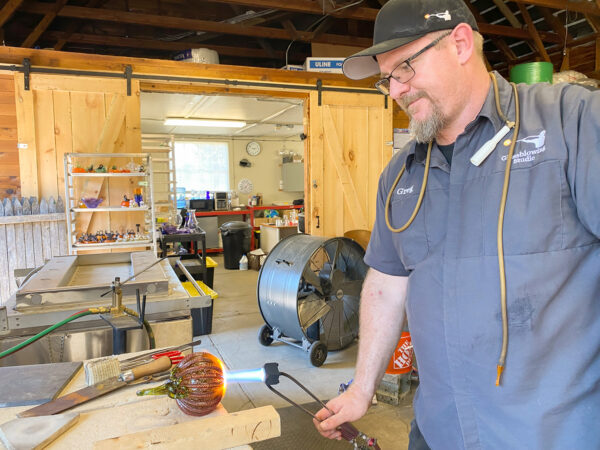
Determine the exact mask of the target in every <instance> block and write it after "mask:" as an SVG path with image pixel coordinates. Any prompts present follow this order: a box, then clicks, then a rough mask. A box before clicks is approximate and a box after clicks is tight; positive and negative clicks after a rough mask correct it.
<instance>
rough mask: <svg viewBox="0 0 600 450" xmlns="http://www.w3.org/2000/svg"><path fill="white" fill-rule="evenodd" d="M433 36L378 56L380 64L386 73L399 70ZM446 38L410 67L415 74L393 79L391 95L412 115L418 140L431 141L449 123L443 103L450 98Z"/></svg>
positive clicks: (411, 124) (411, 119)
mask: <svg viewBox="0 0 600 450" xmlns="http://www.w3.org/2000/svg"><path fill="white" fill-rule="evenodd" d="M435 37H436V36H435V35H433V36H424V37H422V38H420V39H417V40H416V41H414V42H411V43H409V44H406V45H404V46H402V47H399V48H397V49H394V50H391V51H389V52H387V53H383V54H381V55H378V56H377V61H378V63H379V68H380V70H381V74H382V75H383V76H388V75H390V74H393V75H394V74H396V73H397V72H395V70H396V68H397V67H398V65H399V64H400V63H402V62H403V61H405V60H406V59H407V58H410V57H411V56H412V55H414V54H415V53H417V52H418V51H420V50H421V49H423V48H424V47H425V46H427V45H428V44H429V43H431V42H432V41H433V40H434V39H435ZM443 44H444V42H443V40H442V41H441V42H440V43H439V44H437V45H436V46H435V47H433V48H430V49H429V50H427V51H425V52H424V53H422V54H421V55H419V56H417V57H416V58H415V59H414V60H412V61H410V67H411V68H412V69H413V70H414V76H413V77H412V78H411V79H410V80H408V81H406V82H405V83H400V82H398V81H396V80H395V79H394V78H393V77H392V78H391V79H390V96H391V97H392V98H393V99H394V100H395V101H396V102H397V103H398V105H399V106H400V107H401V108H402V109H403V110H404V111H405V112H406V113H407V114H408V116H409V118H410V131H411V133H413V134H414V135H415V137H416V139H417V141H418V142H429V141H431V140H433V139H434V138H435V137H436V135H437V134H438V133H439V132H440V131H441V130H443V129H444V128H445V127H446V125H447V123H448V117H449V114H448V111H449V109H448V107H445V105H444V104H443V103H442V99H444V101H446V98H447V95H446V94H447V88H446V83H445V82H444V81H445V75H444V74H443V71H441V70H440V68H441V67H443V63H444V58H445V55H444V54H443V52H444V49H443V48H441V47H442V46H443Z"/></svg>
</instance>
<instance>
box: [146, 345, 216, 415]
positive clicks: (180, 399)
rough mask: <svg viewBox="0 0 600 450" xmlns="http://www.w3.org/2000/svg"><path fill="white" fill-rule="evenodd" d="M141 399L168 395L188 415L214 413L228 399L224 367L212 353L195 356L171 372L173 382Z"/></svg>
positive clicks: (151, 389)
mask: <svg viewBox="0 0 600 450" xmlns="http://www.w3.org/2000/svg"><path fill="white" fill-rule="evenodd" d="M137 395H168V396H169V397H171V398H173V399H175V400H176V401H177V406H179V409H181V410H182V411H183V412H184V413H186V414H188V415H191V416H204V415H206V414H209V413H211V412H212V411H214V410H215V409H216V408H217V405H218V404H219V402H220V401H221V399H222V398H223V395H225V377H224V374H223V364H222V363H221V361H219V359H217V357H216V356H214V355H212V354H210V353H207V352H199V353H192V354H191V355H188V356H186V357H185V358H184V359H183V360H181V362H179V363H178V364H177V365H176V366H175V367H174V368H172V369H171V377H170V379H169V381H167V382H166V383H165V384H163V385H161V386H158V387H155V388H150V389H144V390H141V391H138V392H137Z"/></svg>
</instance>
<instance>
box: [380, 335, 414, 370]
mask: <svg viewBox="0 0 600 450" xmlns="http://www.w3.org/2000/svg"><path fill="white" fill-rule="evenodd" d="M412 361H413V348H412V341H411V339H410V333H408V332H406V331H404V332H403V333H402V335H401V336H400V340H399V341H398V345H397V346H396V350H394V354H393V355H392V359H390V363H389V364H388V366H387V369H385V373H388V374H392V375H394V374H402V373H409V372H410V371H411V370H412Z"/></svg>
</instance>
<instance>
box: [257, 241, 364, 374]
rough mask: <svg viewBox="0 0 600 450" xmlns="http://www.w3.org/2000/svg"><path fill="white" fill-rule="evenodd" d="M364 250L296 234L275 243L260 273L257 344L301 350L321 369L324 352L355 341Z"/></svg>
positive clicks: (355, 245)
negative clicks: (261, 321) (260, 318)
mask: <svg viewBox="0 0 600 450" xmlns="http://www.w3.org/2000/svg"><path fill="white" fill-rule="evenodd" d="M363 256H364V250H363V248H362V247H361V246H360V245H358V244H357V243H356V242H354V241H353V240H351V239H347V238H343V237H338V238H330V239H328V238H323V237H318V236H310V235H306V234H298V235H293V236H290V237H288V238H286V239H284V240H282V241H281V242H279V243H278V244H277V245H276V246H275V247H274V248H273V250H271V252H270V253H269V255H268V256H267V258H266V259H265V262H264V264H263V266H262V268H261V270H260V273H259V276H258V285H257V298H258V306H259V308H260V312H261V314H262V316H263V319H264V320H265V322H266V323H265V325H263V326H262V328H261V329H260V331H259V335H258V340H259V342H260V343H261V344H262V345H265V346H268V345H270V344H271V343H272V342H273V341H280V342H284V343H286V344H289V345H293V346H296V347H299V348H301V349H302V350H304V351H306V352H308V353H309V355H310V362H311V363H312V364H313V365H314V366H316V367H319V366H321V365H322V364H323V363H324V362H325V359H326V358H327V352H328V351H329V350H339V349H342V348H344V347H346V346H348V345H349V344H350V343H351V342H352V341H353V340H354V339H355V338H356V337H357V336H358V309H359V302H360V291H361V289H362V284H363V281H364V279H365V276H366V274H367V265H366V264H365V263H364V262H363Z"/></svg>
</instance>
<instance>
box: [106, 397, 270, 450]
mask: <svg viewBox="0 0 600 450" xmlns="http://www.w3.org/2000/svg"><path fill="white" fill-rule="evenodd" d="M280 435H281V422H280V420H279V414H277V411H276V410H275V408H273V407H272V406H263V407H261V408H255V409H250V410H246V411H239V412H235V413H231V414H227V415H224V416H217V417H208V418H199V419H196V420H192V421H190V422H185V423H179V424H176V425H170V426H166V427H162V428H155V429H152V430H147V431H142V432H139V433H133V434H128V435H124V436H120V437H116V438H112V439H106V440H103V441H98V442H96V444H95V448H97V449H114V448H119V449H137V448H145V447H150V446H152V447H155V448H161V449H181V448H202V449H204V450H212V449H215V450H216V449H224V448H230V447H236V446H239V445H244V444H251V443H252V442H259V441H264V440H265V439H271V438H274V437H278V436H280Z"/></svg>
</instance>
